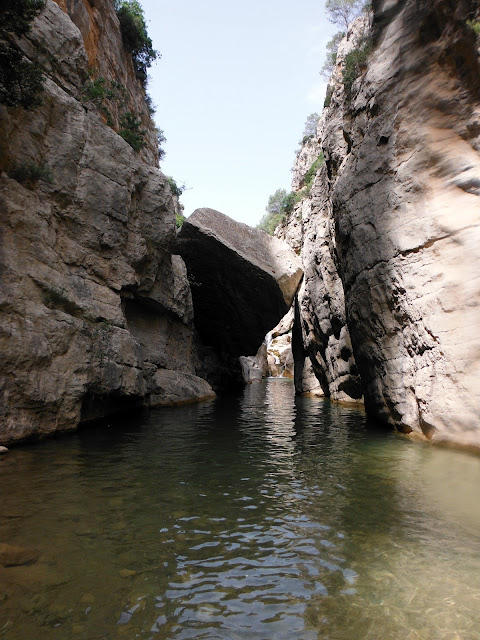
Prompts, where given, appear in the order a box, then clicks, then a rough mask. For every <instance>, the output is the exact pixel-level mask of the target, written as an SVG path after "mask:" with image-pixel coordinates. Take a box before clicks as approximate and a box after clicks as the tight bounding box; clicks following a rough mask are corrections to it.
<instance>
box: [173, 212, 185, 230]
mask: <svg viewBox="0 0 480 640" xmlns="http://www.w3.org/2000/svg"><path fill="white" fill-rule="evenodd" d="M185 220H186V218H185V216H184V215H183V213H178V212H177V213H175V225H176V227H177V229H180V227H181V226H182V224H183V223H184V222H185Z"/></svg>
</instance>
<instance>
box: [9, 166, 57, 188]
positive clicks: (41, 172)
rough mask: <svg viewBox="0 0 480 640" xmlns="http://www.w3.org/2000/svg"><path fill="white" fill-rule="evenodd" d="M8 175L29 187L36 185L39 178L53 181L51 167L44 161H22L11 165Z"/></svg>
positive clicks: (48, 181)
mask: <svg viewBox="0 0 480 640" xmlns="http://www.w3.org/2000/svg"><path fill="white" fill-rule="evenodd" d="M8 176H9V177H10V178H12V179H13V180H16V181H17V182H20V184H23V185H25V186H26V187H28V188H33V187H35V186H36V184H37V182H38V181H39V180H43V182H47V183H49V184H51V183H52V182H53V174H52V171H51V169H50V167H48V166H47V165H46V164H43V163H41V164H35V163H34V162H22V163H21V164H19V165H14V166H13V167H11V168H10V169H9V170H8Z"/></svg>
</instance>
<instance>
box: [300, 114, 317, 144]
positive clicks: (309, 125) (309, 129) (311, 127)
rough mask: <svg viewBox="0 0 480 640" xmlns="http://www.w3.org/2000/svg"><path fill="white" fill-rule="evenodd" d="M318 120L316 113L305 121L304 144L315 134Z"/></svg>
mask: <svg viewBox="0 0 480 640" xmlns="http://www.w3.org/2000/svg"><path fill="white" fill-rule="evenodd" d="M319 119H320V116H319V115H318V113H311V114H310V115H309V116H308V118H307V119H306V121H305V128H304V130H303V142H302V144H305V142H306V141H307V140H308V139H309V138H311V137H312V136H314V135H315V134H316V133H317V124H318V121H319Z"/></svg>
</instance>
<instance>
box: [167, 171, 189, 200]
mask: <svg viewBox="0 0 480 640" xmlns="http://www.w3.org/2000/svg"><path fill="white" fill-rule="evenodd" d="M167 182H168V184H169V186H170V191H171V192H172V195H174V196H176V197H177V198H179V197H180V196H181V195H182V193H183V192H184V191H185V185H184V184H182V185H181V186H180V187H179V186H178V184H177V181H176V180H174V179H173V178H172V177H171V176H167Z"/></svg>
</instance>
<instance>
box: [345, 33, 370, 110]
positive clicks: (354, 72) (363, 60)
mask: <svg viewBox="0 0 480 640" xmlns="http://www.w3.org/2000/svg"><path fill="white" fill-rule="evenodd" d="M371 50H372V44H371V42H370V40H369V39H366V40H364V41H363V42H361V43H360V44H359V46H358V47H357V48H356V49H353V51H350V53H347V55H346V56H345V64H344V67H343V70H342V82H343V87H344V89H345V95H346V97H347V99H348V100H350V99H351V97H352V87H353V83H354V82H355V80H356V79H357V78H358V77H359V76H360V75H361V74H362V72H363V71H364V70H365V67H366V66H367V58H368V56H369V54H370V52H371Z"/></svg>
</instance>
